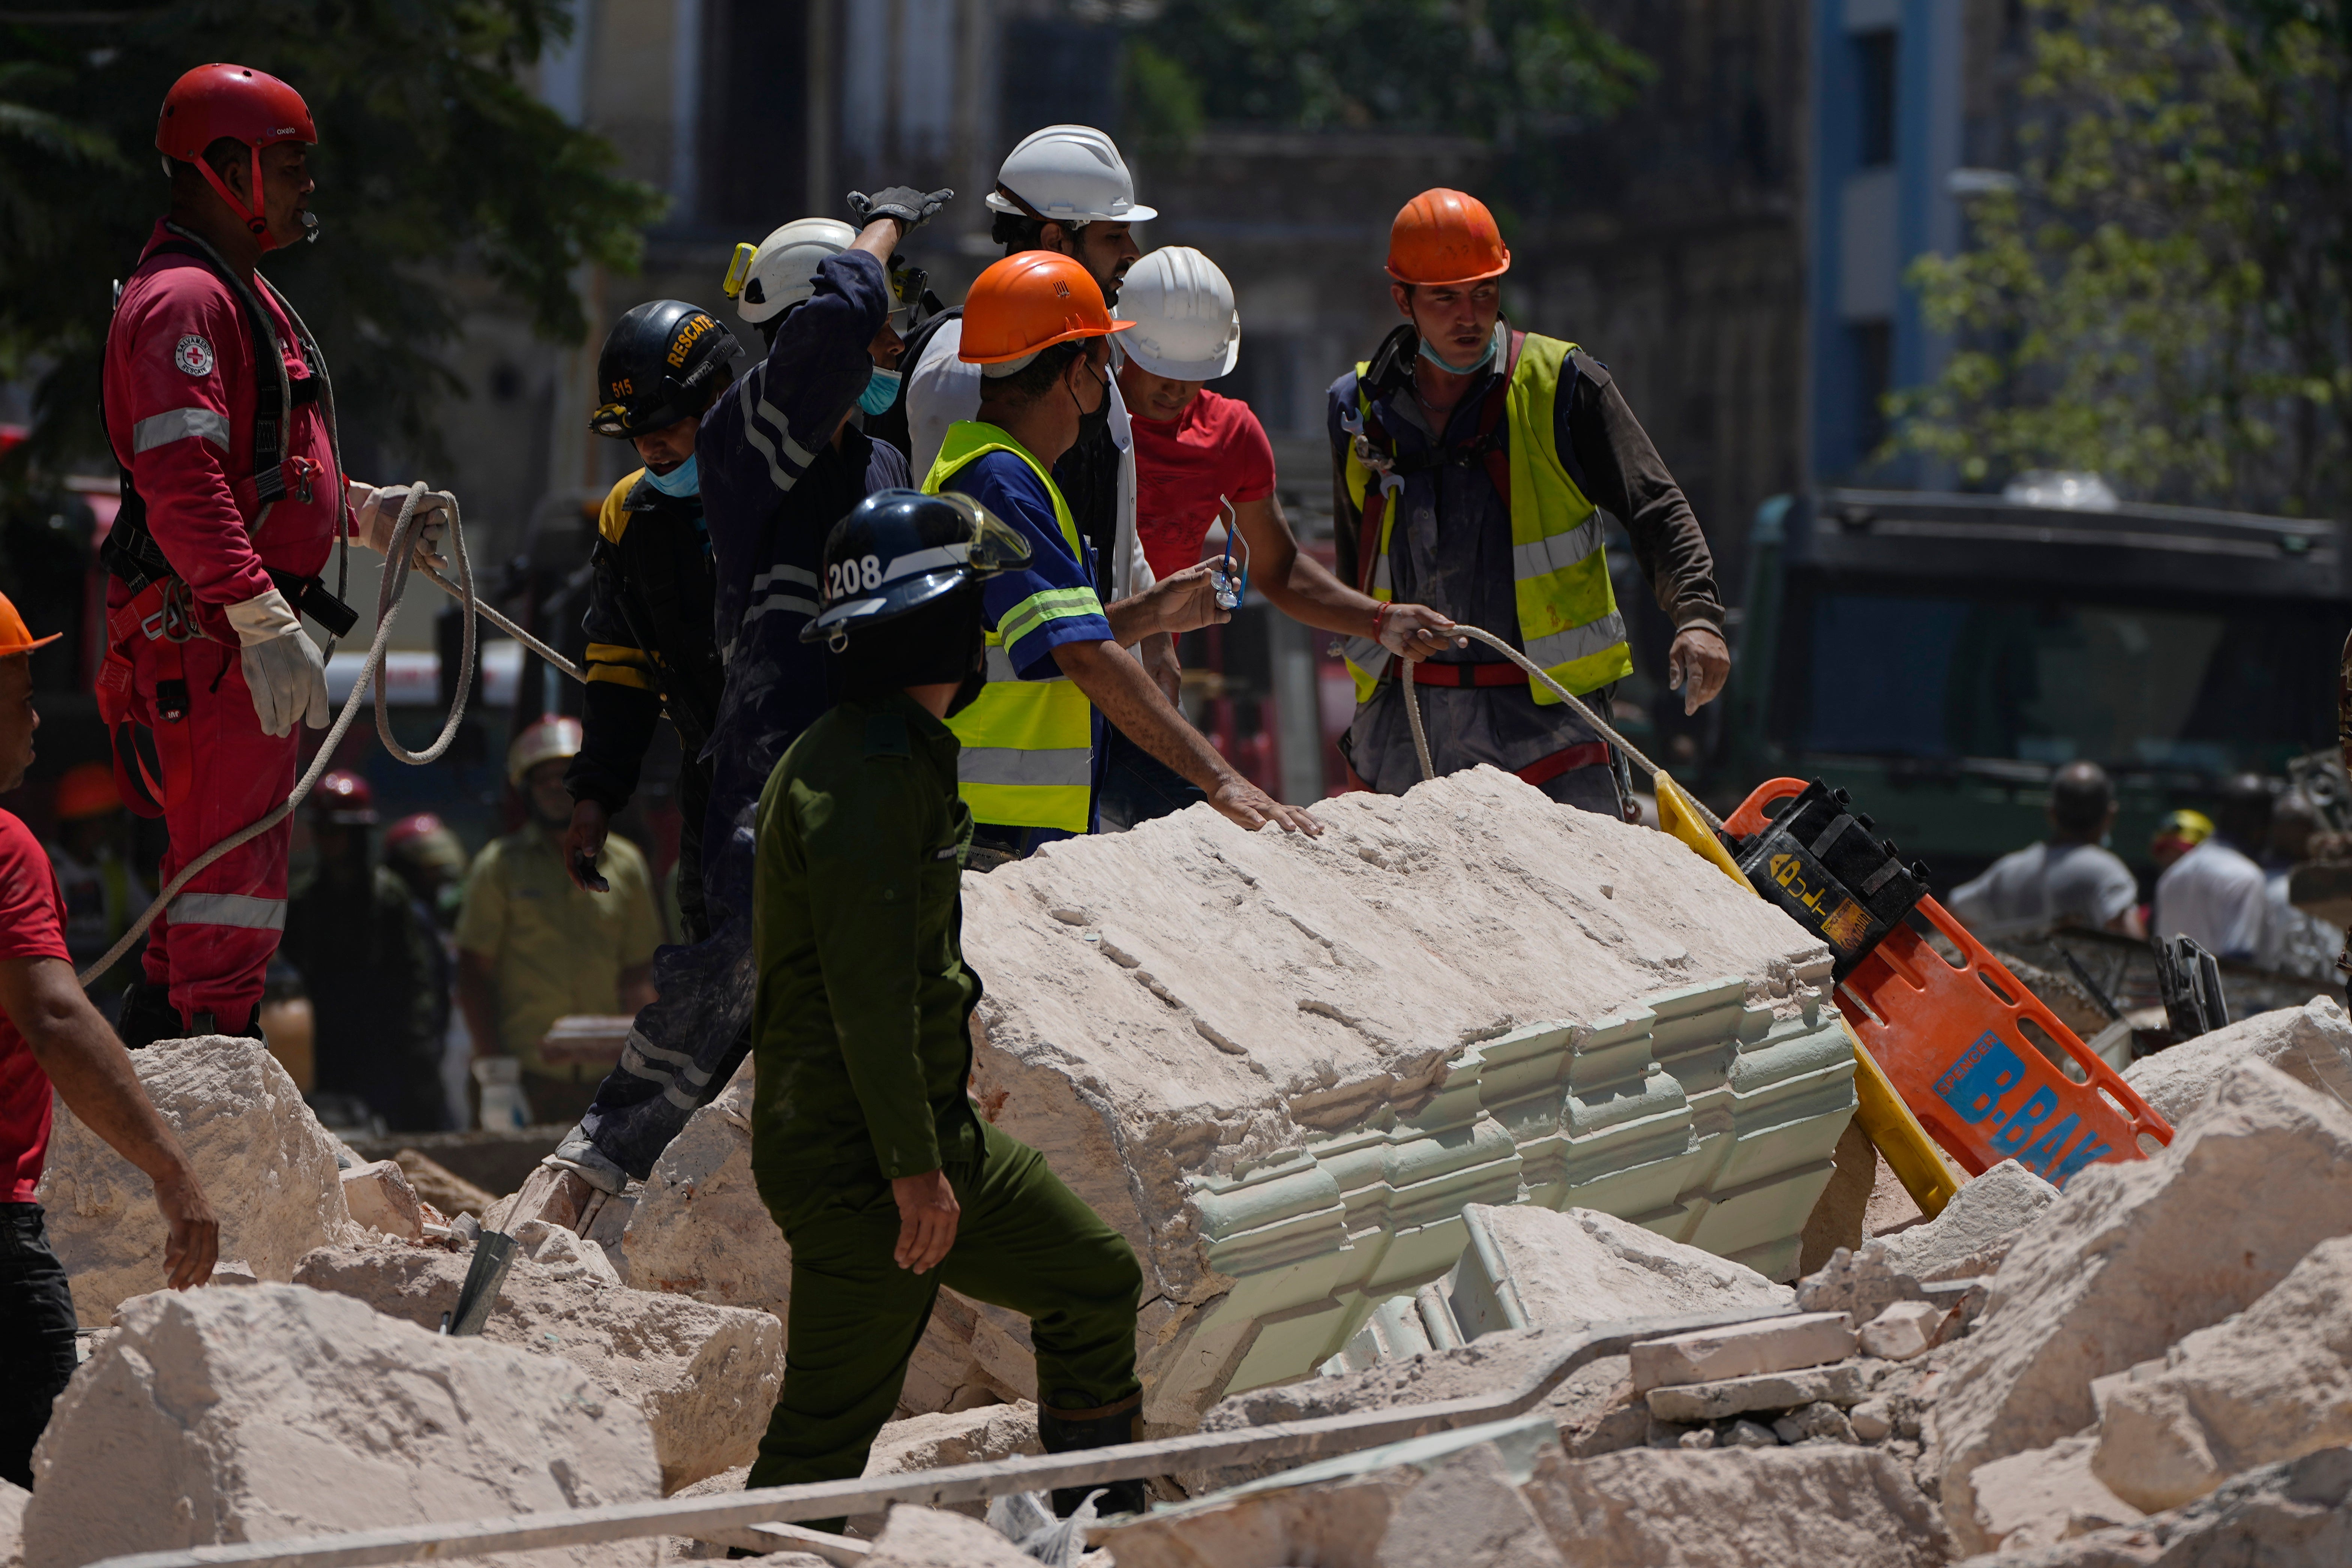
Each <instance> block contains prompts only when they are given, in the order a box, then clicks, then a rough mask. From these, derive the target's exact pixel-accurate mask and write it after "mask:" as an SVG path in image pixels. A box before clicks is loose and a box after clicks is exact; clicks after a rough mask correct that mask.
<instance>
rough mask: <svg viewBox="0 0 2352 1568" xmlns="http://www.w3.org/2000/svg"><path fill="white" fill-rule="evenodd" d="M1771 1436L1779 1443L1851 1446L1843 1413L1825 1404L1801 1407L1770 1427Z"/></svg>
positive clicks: (1850, 1428) (1849, 1425)
mask: <svg viewBox="0 0 2352 1568" xmlns="http://www.w3.org/2000/svg"><path fill="white" fill-rule="evenodd" d="M1772 1435H1773V1436H1775V1437H1778V1438H1780V1441H1782V1442H1783V1443H1789V1444H1796V1443H1851V1442H1853V1441H1854V1431H1853V1423H1852V1422H1850V1421H1848V1420H1847V1419H1846V1418H1845V1412H1844V1411H1843V1410H1840V1409H1839V1408H1838V1407H1837V1406H1836V1405H1832V1404H1829V1403H1828V1402H1826V1401H1822V1400H1816V1401H1815V1402H1814V1403H1812V1404H1811V1405H1799V1406H1798V1407H1797V1408H1796V1409H1794V1410H1791V1411H1790V1412H1789V1413H1788V1414H1787V1415H1783V1416H1781V1417H1780V1419H1779V1420H1778V1421H1775V1422H1773V1423H1772Z"/></svg>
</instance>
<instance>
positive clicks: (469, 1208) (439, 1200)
mask: <svg viewBox="0 0 2352 1568" xmlns="http://www.w3.org/2000/svg"><path fill="white" fill-rule="evenodd" d="M393 1160H394V1163H396V1164H398V1165H399V1166H400V1168H401V1169H402V1170H403V1171H404V1172H406V1173H407V1175H408V1184H409V1185H410V1186H411V1187H414V1188H415V1190H416V1195H417V1196H418V1197H420V1198H422V1199H424V1200H425V1202H426V1203H428V1204H431V1205H433V1206H434V1207H435V1208H436V1209H439V1210H440V1211H441V1212H442V1213H443V1214H445V1215H461V1214H469V1215H474V1216H475V1217H477V1218H479V1217H480V1215H481V1214H482V1211H483V1210H485V1209H487V1208H488V1207H489V1206H490V1205H492V1204H494V1203H496V1202H498V1194H495V1193H486V1192H484V1191H483V1190H482V1189H481V1188H479V1187H478V1186H476V1185H475V1184H473V1183H471V1182H469V1181H467V1180H466V1178H465V1177H463V1176H461V1175H459V1174H457V1172H455V1171H453V1170H451V1169H449V1167H448V1166H446V1165H444V1164H442V1163H440V1162H439V1161H438V1160H436V1159H434V1158H432V1157H431V1156H430V1155H427V1154H423V1153H419V1152H417V1151H416V1150H414V1149H402V1150H400V1151H398V1152H395V1153H394V1155H393Z"/></svg>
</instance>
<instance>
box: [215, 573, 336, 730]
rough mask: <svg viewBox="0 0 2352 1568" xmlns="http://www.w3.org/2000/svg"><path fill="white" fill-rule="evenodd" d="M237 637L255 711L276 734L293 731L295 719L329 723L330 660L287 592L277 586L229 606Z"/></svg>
mask: <svg viewBox="0 0 2352 1568" xmlns="http://www.w3.org/2000/svg"><path fill="white" fill-rule="evenodd" d="M226 615H227V616H228V624H229V625H230V626H235V627H236V640H237V641H238V642H240V643H242V644H244V645H245V647H244V650H243V652H242V653H240V654H239V655H238V658H239V660H240V661H241V663H242V666H243V668H244V671H245V687H246V689H247V691H250V692H251V693H253V711H254V715H255V717H257V718H258V719H259V720H260V721H261V727H262V729H263V730H264V731H267V732H268V733H269V734H272V735H286V734H291V733H292V732H293V730H294V724H295V721H297V720H299V721H302V722H303V723H306V724H308V725H310V728H312V729H313V730H317V729H321V728H323V727H324V726H325V724H326V722H327V662H326V660H324V659H322V658H320V657H319V645H318V644H317V643H314V642H312V641H311V640H310V637H309V635H308V634H307V633H305V632H304V631H303V630H302V621H301V617H300V616H297V615H295V613H294V608H293V606H292V605H289V604H288V603H287V602H286V595H283V594H281V593H279V592H278V590H277V589H275V588H272V589H270V590H269V592H268V593H267V594H257V595H255V596H254V597H252V598H250V599H247V600H246V601H245V603H243V604H241V605H228V606H226Z"/></svg>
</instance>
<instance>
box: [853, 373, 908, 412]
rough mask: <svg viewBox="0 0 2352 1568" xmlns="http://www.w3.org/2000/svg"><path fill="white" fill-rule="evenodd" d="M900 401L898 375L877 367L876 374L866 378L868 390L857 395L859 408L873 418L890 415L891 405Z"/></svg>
mask: <svg viewBox="0 0 2352 1568" xmlns="http://www.w3.org/2000/svg"><path fill="white" fill-rule="evenodd" d="M896 402H898V372H897V371H895V370H884V369H883V368H882V367H881V366H880V365H878V364H877V365H876V366H875V367H874V374H872V375H869V376H867V377H866V390H865V391H863V392H861V393H859V394H858V395H857V406H858V407H860V408H862V409H864V410H865V411H866V416H867V417H868V418H872V417H875V416H879V415H884V414H887V413H889V412H890V405H892V404H893V403H896Z"/></svg>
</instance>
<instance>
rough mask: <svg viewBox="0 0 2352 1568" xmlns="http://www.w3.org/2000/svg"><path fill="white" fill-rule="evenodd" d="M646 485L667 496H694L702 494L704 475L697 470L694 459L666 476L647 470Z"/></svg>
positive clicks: (688, 460) (689, 459)
mask: <svg viewBox="0 0 2352 1568" xmlns="http://www.w3.org/2000/svg"><path fill="white" fill-rule="evenodd" d="M646 483H647V484H649V485H651V486H653V488H654V489H657V490H659V491H661V493H662V494H664V495H666V496H692V495H700V494H701V493H702V475H701V473H700V472H699V471H698V469H697V468H695V466H694V458H687V460H686V461H685V462H683V463H680V464H679V465H678V466H677V468H672V469H671V470H670V471H669V472H668V473H666V474H657V473H655V472H654V471H653V470H652V469H651V468H647V469H646Z"/></svg>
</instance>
